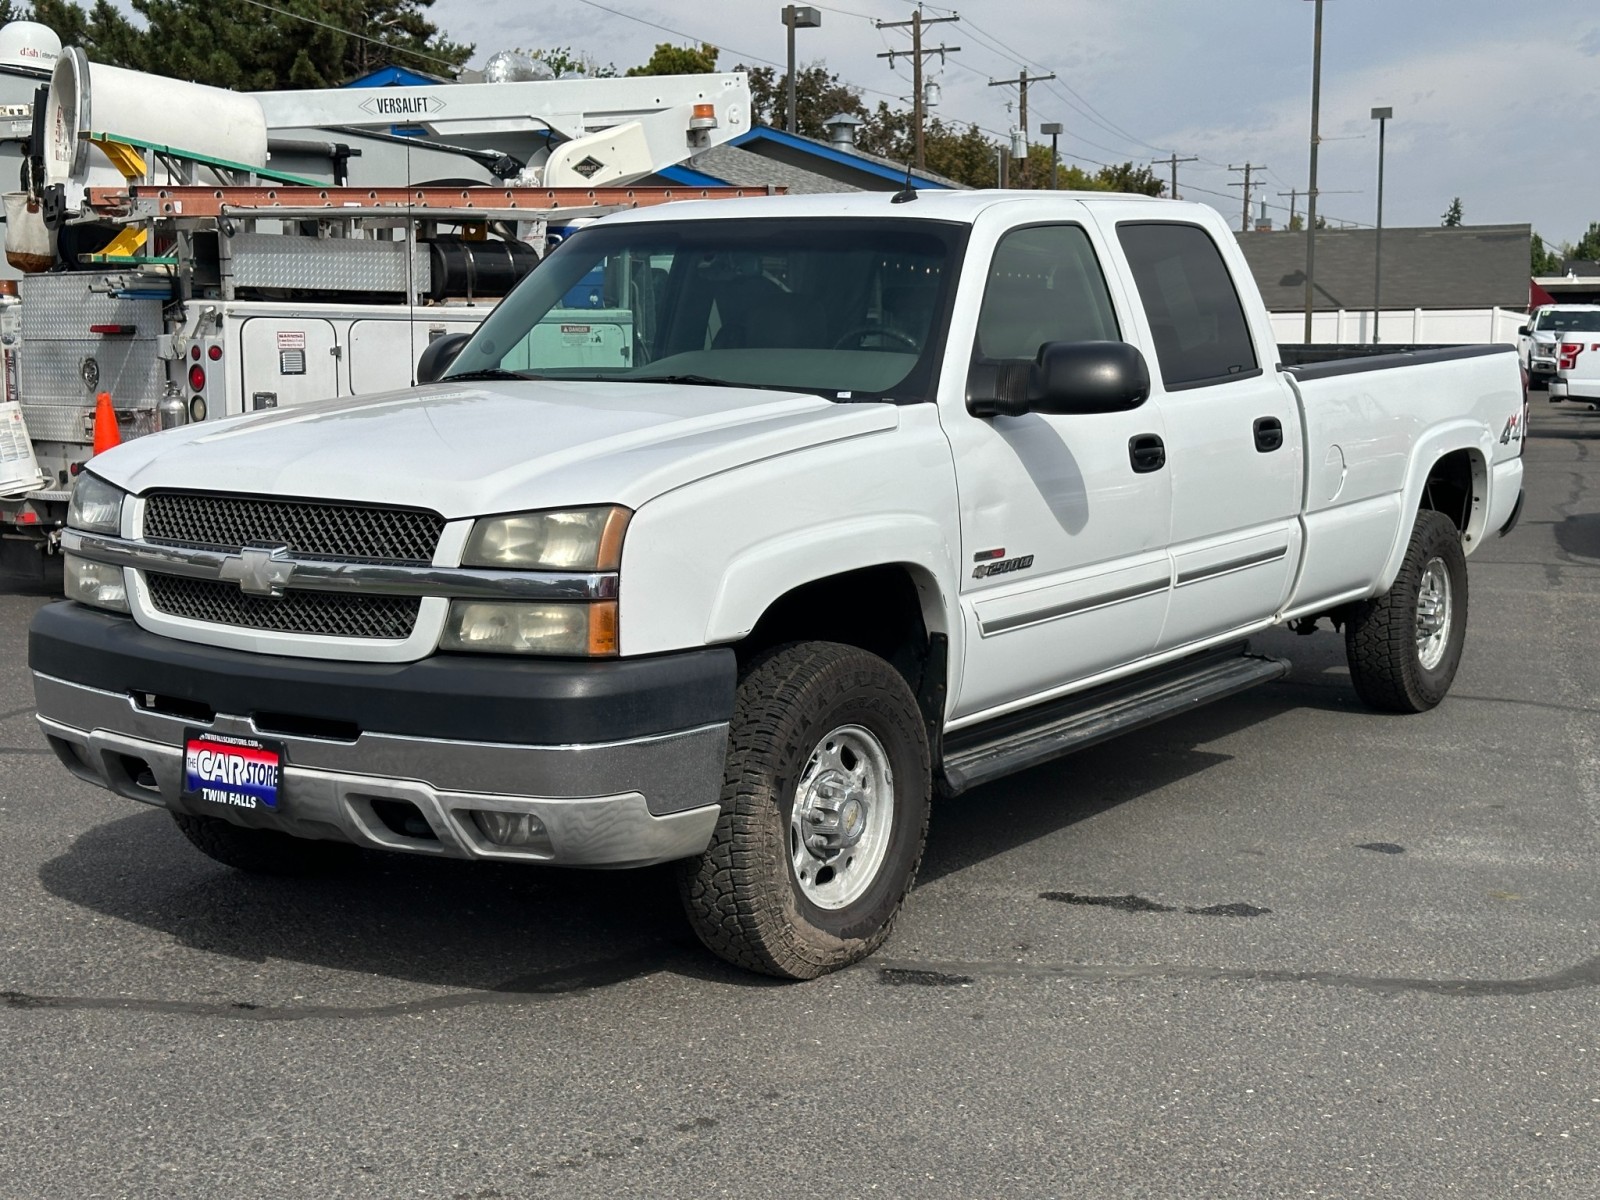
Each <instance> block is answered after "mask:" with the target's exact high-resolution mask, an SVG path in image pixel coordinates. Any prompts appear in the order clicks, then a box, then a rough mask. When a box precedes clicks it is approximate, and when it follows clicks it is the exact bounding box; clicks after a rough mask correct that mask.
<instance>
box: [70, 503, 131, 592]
mask: <svg viewBox="0 0 1600 1200" xmlns="http://www.w3.org/2000/svg"><path fill="white" fill-rule="evenodd" d="M84 478H88V477H87V476H85V477H84ZM61 574H62V578H63V580H64V581H65V583H66V593H67V599H68V600H76V601H77V602H78V603H79V604H90V605H93V606H94V607H95V608H106V609H110V610H111V611H112V612H124V613H125V612H127V611H128V588H127V585H126V584H125V583H123V578H122V568H121V567H108V566H107V565H106V564H105V563H97V562H90V561H89V560H88V559H86V558H79V557H78V556H77V555H76V554H64V555H62V556H61Z"/></svg>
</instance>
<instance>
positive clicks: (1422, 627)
mask: <svg viewBox="0 0 1600 1200" xmlns="http://www.w3.org/2000/svg"><path fill="white" fill-rule="evenodd" d="M1449 642H1450V572H1449V570H1448V569H1447V568H1446V567H1445V564H1444V560H1443V559H1442V558H1432V559H1429V560H1428V565H1427V566H1425V567H1424V568H1423V569H1422V582H1421V585H1420V586H1419V587H1418V588H1417V661H1418V662H1419V663H1421V664H1422V668H1423V670H1425V671H1432V670H1434V669H1435V668H1437V667H1438V665H1439V664H1440V662H1442V661H1443V660H1444V652H1445V647H1446V646H1447V645H1448V644H1449Z"/></svg>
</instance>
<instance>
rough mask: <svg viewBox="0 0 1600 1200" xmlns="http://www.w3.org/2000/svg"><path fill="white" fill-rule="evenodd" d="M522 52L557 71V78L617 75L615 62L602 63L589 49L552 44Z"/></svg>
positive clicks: (596, 77)
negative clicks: (547, 47)
mask: <svg viewBox="0 0 1600 1200" xmlns="http://www.w3.org/2000/svg"><path fill="white" fill-rule="evenodd" d="M520 53H523V54H526V55H527V56H528V57H529V58H532V59H537V60H538V61H539V62H542V63H543V64H544V65H545V66H547V67H549V68H550V69H551V70H552V71H554V72H555V74H556V78H557V79H561V78H563V77H568V76H587V77H588V78H590V79H615V78H616V77H617V67H616V64H615V63H602V62H601V61H600V60H599V59H598V58H596V57H594V55H592V54H590V53H588V52H587V51H584V50H574V49H573V48H572V47H571V46H551V47H550V48H549V49H546V50H523V51H521V52H520Z"/></svg>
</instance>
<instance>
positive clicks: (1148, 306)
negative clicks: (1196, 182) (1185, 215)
mask: <svg viewBox="0 0 1600 1200" xmlns="http://www.w3.org/2000/svg"><path fill="white" fill-rule="evenodd" d="M1117 238H1118V240H1119V241H1121V243H1122V250H1123V253H1124V254H1126V255H1127V256H1128V266H1129V267H1130V268H1131V269H1132V271H1133V280H1134V283H1135V285H1136V286H1137V287H1138V289H1139V299H1140V301H1141V302H1142V303H1143V304H1144V311H1145V316H1146V317H1147V318H1148V319H1149V321H1150V332H1151V336H1152V337H1153V339H1154V341H1155V351H1156V360H1157V361H1158V362H1159V363H1160V366H1161V379H1162V382H1163V383H1165V384H1166V387H1167V390H1168V391H1177V390H1180V389H1183V388H1192V387H1204V386H1205V385H1207V384H1212V383H1225V382H1227V381H1228V380H1230V379H1238V378H1241V377H1245V376H1249V375H1254V374H1258V373H1259V372H1260V363H1259V362H1258V361H1257V359H1256V351H1255V345H1254V344H1253V343H1252V342H1251V340H1250V327H1249V325H1248V323H1247V322H1246V321H1245V316H1244V306H1243V305H1242V304H1241V303H1240V302H1239V293H1238V292H1237V291H1235V290H1234V286H1233V277H1232V276H1231V275H1230V274H1229V273H1228V267H1227V264H1226V263H1225V262H1223V260H1222V252H1221V251H1220V250H1218V249H1217V245H1216V243H1215V242H1213V241H1212V240H1211V235H1210V234H1208V233H1207V232H1206V231H1205V230H1204V229H1202V228H1200V227H1199V226H1198V225H1183V224H1173V223H1166V222H1162V223H1149V224H1141V223H1130V224H1125V225H1119V226H1117Z"/></svg>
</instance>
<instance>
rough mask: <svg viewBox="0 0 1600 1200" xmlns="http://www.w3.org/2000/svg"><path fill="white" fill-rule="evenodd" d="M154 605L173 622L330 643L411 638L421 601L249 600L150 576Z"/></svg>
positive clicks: (289, 595)
mask: <svg viewBox="0 0 1600 1200" xmlns="http://www.w3.org/2000/svg"><path fill="white" fill-rule="evenodd" d="M145 583H146V585H147V586H148V587H149V589H150V603H151V604H152V605H153V606H154V607H155V608H156V610H157V611H159V612H163V613H166V614H167V615H168V616H173V617H184V618H186V619H188V620H191V621H205V622H208V623H210V624H214V625H235V626H239V627H241V628H244V629H268V630H272V631H274V632H278V633H310V634H321V635H323V636H327V637H348V638H395V639H404V638H408V637H410V636H411V631H412V630H413V629H414V628H415V627H416V624H417V612H418V610H419V608H420V607H421V604H422V600H421V598H420V597H417V596H364V595H358V594H354V593H347V592H306V591H287V592H285V593H284V594H283V595H281V596H250V595H247V594H245V593H244V592H242V591H240V590H239V587H238V585H236V584H233V583H221V582H218V581H216V580H210V579H188V578H185V577H184V576H181V575H161V574H157V573H156V572H153V571H152V572H148V573H146V575H145Z"/></svg>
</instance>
